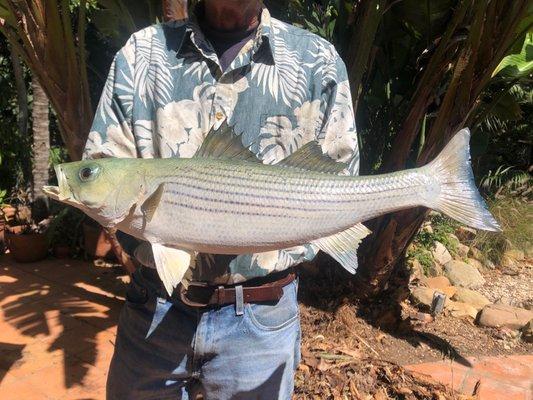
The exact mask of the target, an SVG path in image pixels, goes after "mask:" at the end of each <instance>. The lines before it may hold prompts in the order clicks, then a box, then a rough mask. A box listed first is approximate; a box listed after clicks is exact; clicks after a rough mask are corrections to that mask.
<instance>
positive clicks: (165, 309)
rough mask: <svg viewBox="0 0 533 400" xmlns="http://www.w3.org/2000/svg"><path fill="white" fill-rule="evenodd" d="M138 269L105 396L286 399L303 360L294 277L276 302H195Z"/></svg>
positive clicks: (110, 398) (116, 398)
mask: <svg viewBox="0 0 533 400" xmlns="http://www.w3.org/2000/svg"><path fill="white" fill-rule="evenodd" d="M148 275H152V274H148V271H147V270H146V269H145V268H141V269H139V270H137V271H136V272H135V274H134V275H133V278H132V283H131V284H130V286H129V288H128V292H127V295H126V297H127V301H126V305H125V306H124V308H123V310H122V313H121V315H120V319H119V325H118V333H117V341H116V344H115V353H114V355H113V359H112V361H111V366H110V370H109V375H108V381H107V399H108V400H119V399H120V400H128V399H135V400H144V399H154V400H155V399H157V400H166V399H169V400H170V399H172V400H176V399H191V400H193V399H196V395H197V394H198V393H201V394H202V395H203V396H204V399H205V400H225V399H246V400H249V399H265V400H274V399H282V400H289V399H290V398H291V395H292V391H293V386H294V371H295V369H296V367H297V366H298V363H299V361H300V334H301V333H300V321H299V313H298V303H297V300H296V293H297V282H296V281H294V282H292V283H291V284H289V285H287V286H286V287H285V288H284V294H283V297H282V298H281V299H280V300H279V302H277V304H245V306H244V314H243V315H237V314H238V313H236V308H235V305H227V306H222V307H217V308H211V309H196V308H192V307H189V306H187V305H185V304H184V303H183V302H181V301H179V300H172V301H169V300H166V299H165V298H164V297H163V296H161V293H162V291H161V286H160V282H158V281H156V280H155V279H154V278H151V277H150V278H149V277H148Z"/></svg>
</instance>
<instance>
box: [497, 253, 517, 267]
mask: <svg viewBox="0 0 533 400" xmlns="http://www.w3.org/2000/svg"><path fill="white" fill-rule="evenodd" d="M500 265H501V266H502V267H503V268H514V267H515V265H516V260H515V259H514V258H511V257H509V256H507V255H505V253H504V255H503V256H502V258H501V259H500Z"/></svg>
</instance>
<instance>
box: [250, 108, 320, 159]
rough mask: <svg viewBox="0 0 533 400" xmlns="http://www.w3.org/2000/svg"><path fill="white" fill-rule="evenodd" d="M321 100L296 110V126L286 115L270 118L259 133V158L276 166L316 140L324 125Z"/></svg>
mask: <svg viewBox="0 0 533 400" xmlns="http://www.w3.org/2000/svg"><path fill="white" fill-rule="evenodd" d="M322 119H323V116H322V113H321V111H320V100H314V101H312V102H305V103H304V104H302V106H301V107H297V108H296V109H295V110H294V120H295V125H294V126H293V123H292V122H291V120H290V119H289V118H288V117H287V116H285V115H274V116H272V117H268V118H267V119H266V121H265V123H264V125H263V126H261V131H260V133H259V156H260V158H261V159H262V160H263V162H264V163H266V164H275V163H276V162H279V161H281V160H283V159H284V158H286V157H288V156H289V155H291V154H292V153H294V152H295V151H296V150H297V149H299V148H300V147H302V146H303V145H304V144H306V143H308V142H310V141H312V140H314V139H316V137H317V134H318V130H319V128H320V125H321V123H322Z"/></svg>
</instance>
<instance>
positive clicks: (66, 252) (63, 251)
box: [52, 244, 72, 258]
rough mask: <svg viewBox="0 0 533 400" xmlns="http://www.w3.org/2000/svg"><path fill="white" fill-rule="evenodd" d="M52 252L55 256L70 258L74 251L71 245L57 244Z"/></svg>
mask: <svg viewBox="0 0 533 400" xmlns="http://www.w3.org/2000/svg"><path fill="white" fill-rule="evenodd" d="M52 252H53V253H54V257H55V258H70V256H71V253H72V251H71V249H70V247H69V246H67V245H62V244H56V245H55V246H54V247H53V249H52Z"/></svg>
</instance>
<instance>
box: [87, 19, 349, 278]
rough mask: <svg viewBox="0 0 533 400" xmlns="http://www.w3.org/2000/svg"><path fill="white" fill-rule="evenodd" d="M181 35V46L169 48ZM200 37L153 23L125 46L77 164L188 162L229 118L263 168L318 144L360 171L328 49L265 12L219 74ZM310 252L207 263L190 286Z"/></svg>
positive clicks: (189, 29) (340, 76) (340, 79)
mask: <svg viewBox="0 0 533 400" xmlns="http://www.w3.org/2000/svg"><path fill="white" fill-rule="evenodd" d="M179 37H181V38H183V42H181V41H180V42H179V43H181V47H179V44H178V45H176V46H174V45H173V43H174V42H176V41H174V42H168V43H167V39H168V38H174V39H175V38H179ZM202 37H203V36H202V34H201V32H200V28H199V27H198V26H196V25H195V23H194V21H189V23H187V24H165V25H154V26H152V27H149V28H147V29H144V30H142V31H140V32H138V33H135V34H134V35H133V36H132V37H131V38H130V40H129V41H128V42H127V43H126V44H125V46H124V47H123V48H122V49H121V51H120V52H119V53H118V54H117V56H116V57H115V59H114V61H113V65H112V68H111V70H110V73H109V76H108V79H107V82H106V85H105V88H104V91H103V93H102V97H101V100H100V103H99V105H98V109H97V112H96V115H95V120H94V123H93V127H92V129H91V133H90V134H89V138H88V140H87V144H86V148H85V154H84V157H86V158H95V157H142V158H154V157H191V156H193V155H194V154H195V153H196V150H197V149H198V148H199V147H200V145H201V143H202V141H203V139H204V137H205V135H206V134H207V132H208V131H209V130H210V129H211V128H213V127H215V128H216V127H217V126H219V125H220V124H221V123H222V122H223V121H224V120H227V121H228V122H229V124H230V125H232V126H234V127H235V130H236V131H237V132H238V133H239V134H242V142H243V143H244V144H245V145H246V146H248V147H249V148H250V150H251V151H253V152H254V153H255V154H256V155H257V156H258V157H259V158H261V159H262V161H263V162H264V163H269V164H275V163H277V162H279V161H280V160H282V159H284V158H285V157H287V156H288V155H290V154H291V153H293V152H294V151H296V150H297V149H298V148H300V147H301V146H303V145H304V144H305V143H307V142H309V141H311V140H318V141H319V142H320V143H321V145H322V148H323V149H324V151H325V152H326V153H327V154H328V155H329V156H330V157H332V158H335V159H340V160H342V161H347V162H349V163H350V168H349V169H348V170H347V171H346V172H347V173H352V174H353V173H356V172H357V168H358V150H357V135H356V130H355V123H354V114H353V110H352V101H351V95H350V88H349V84H348V81H347V79H348V77H347V73H346V69H345V67H344V64H343V63H342V61H341V59H340V58H339V57H338V54H337V53H336V51H335V49H334V48H333V46H331V45H330V44H329V43H327V42H326V41H324V40H323V39H320V38H318V37H317V36H315V35H312V34H311V33H306V32H304V31H303V30H301V29H298V28H295V27H293V26H290V25H287V24H284V23H282V22H280V21H277V20H275V19H272V18H270V15H269V13H268V11H267V10H266V9H265V10H264V11H263V14H262V16H261V24H260V26H259V28H258V31H257V34H256V37H255V39H254V40H253V41H251V42H249V43H248V44H247V45H246V46H245V47H243V49H241V52H240V53H239V55H238V57H237V58H236V60H235V61H234V62H233V63H232V64H231V65H230V67H229V68H228V70H226V71H225V72H224V74H223V75H222V76H220V74H216V70H217V68H214V66H215V64H214V63H215V62H216V60H217V57H216V54H215V53H214V52H213V50H212V49H211V46H209V45H207V44H206V42H205V41H204V40H203V39H202ZM177 47H179V48H177ZM316 252H317V249H316V248H315V247H314V246H313V245H310V244H302V245H301V246H296V247H294V248H291V249H284V250H279V251H271V252H266V253H257V254H242V255H239V256H236V257H233V256H224V257H223V258H222V261H221V259H219V258H218V256H214V260H215V262H214V263H213V264H211V263H205V265H204V266H203V267H202V268H197V269H195V270H194V272H193V273H194V274H195V275H194V276H193V279H195V280H200V281H207V282H211V283H216V284H229V283H238V282H242V281H245V280H247V279H251V278H254V277H259V276H265V275H267V274H269V273H271V272H273V271H281V270H284V269H286V268H289V267H291V266H293V265H296V264H298V263H300V262H302V261H305V260H310V259H312V258H313V257H314V256H315V254H316ZM224 260H225V261H224Z"/></svg>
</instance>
